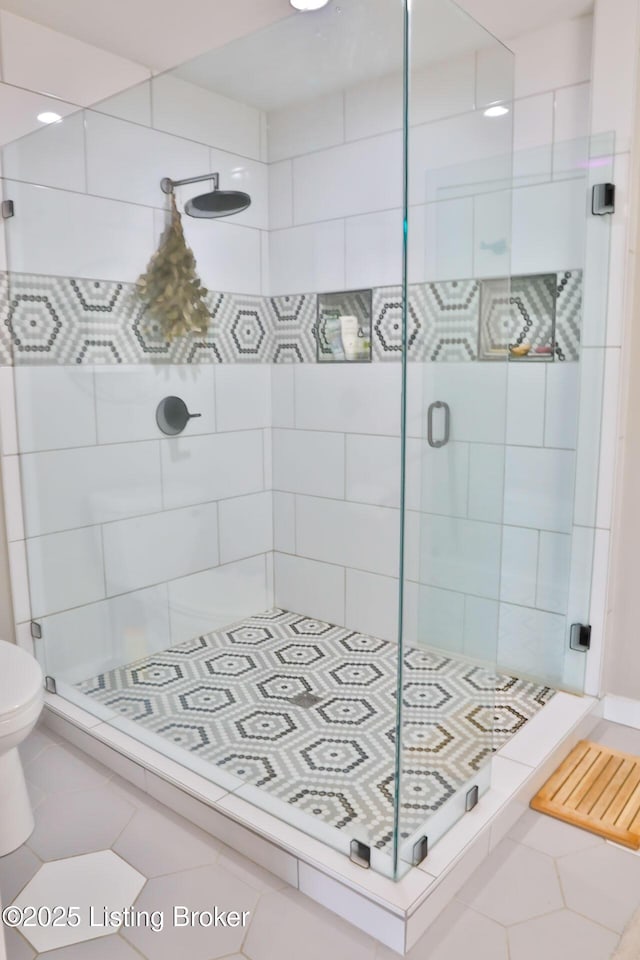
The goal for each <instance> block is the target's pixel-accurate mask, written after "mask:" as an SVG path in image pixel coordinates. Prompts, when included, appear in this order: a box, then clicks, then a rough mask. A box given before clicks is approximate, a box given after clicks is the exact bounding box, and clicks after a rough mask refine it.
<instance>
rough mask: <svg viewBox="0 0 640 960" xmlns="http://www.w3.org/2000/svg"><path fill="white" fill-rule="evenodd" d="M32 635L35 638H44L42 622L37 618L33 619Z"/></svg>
mask: <svg viewBox="0 0 640 960" xmlns="http://www.w3.org/2000/svg"><path fill="white" fill-rule="evenodd" d="M31 636H32V638H33V639H34V640H42V624H40V623H38V622H37V620H32V621H31Z"/></svg>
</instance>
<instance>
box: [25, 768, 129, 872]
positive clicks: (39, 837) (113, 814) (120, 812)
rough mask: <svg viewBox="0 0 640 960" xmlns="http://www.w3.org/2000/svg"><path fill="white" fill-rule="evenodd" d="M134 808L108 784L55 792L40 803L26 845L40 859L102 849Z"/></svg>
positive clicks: (119, 832) (76, 854)
mask: <svg viewBox="0 0 640 960" xmlns="http://www.w3.org/2000/svg"><path fill="white" fill-rule="evenodd" d="M134 811H135V808H134V807H133V806H132V805H131V804H130V803H128V802H127V801H126V800H125V799H123V797H122V796H121V795H120V794H118V793H117V792H116V791H115V790H111V788H110V787H109V786H108V785H107V786H104V787H103V788H102V789H99V790H78V791H76V792H75V793H54V794H52V795H51V796H50V797H46V798H45V799H44V800H43V801H42V803H41V804H40V806H39V808H38V816H37V817H36V828H35V830H34V831H33V833H32V834H31V837H30V839H29V841H28V845H29V846H30V847H31V849H32V850H33V851H34V852H35V853H36V854H37V855H38V856H39V857H40V858H41V859H42V860H57V859H59V858H60V857H69V856H78V855H79V854H83V853H93V852H95V851H97V850H105V849H106V848H107V847H110V846H111V844H112V843H114V842H115V840H116V838H117V837H118V836H119V835H120V834H121V833H122V831H123V830H124V828H125V827H126V825H127V824H128V822H129V820H130V819H131V817H132V816H133V814H134Z"/></svg>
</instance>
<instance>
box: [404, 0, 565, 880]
mask: <svg viewBox="0 0 640 960" xmlns="http://www.w3.org/2000/svg"><path fill="white" fill-rule="evenodd" d="M450 36H455V38H456V45H455V48H454V49H453V50H452V51H451V54H450V56H449V58H448V59H446V60H442V61H441V62H439V63H437V64H435V65H432V64H431V63H430V62H429V50H430V49H433V48H436V49H443V40H444V38H445V37H450ZM410 40H411V42H410V58H409V64H410V77H409V91H410V95H409V124H408V130H407V136H408V160H409V163H408V166H409V197H408V200H409V207H408V228H409V229H408V296H407V308H408V309H407V337H408V352H407V371H406V374H407V418H406V500H405V507H406V513H405V527H404V529H405V549H404V565H405V570H404V631H403V668H402V677H401V681H400V691H401V696H402V703H403V709H402V726H401V771H400V774H401V777H400V803H399V810H398V834H399V838H398V842H399V848H398V856H399V870H402V869H406V867H407V866H408V864H410V863H412V862H413V861H414V860H415V859H417V858H418V857H419V856H420V853H419V851H420V845H419V844H420V840H421V838H423V837H424V836H428V838H429V843H430V844H433V843H434V842H435V841H437V840H438V839H439V837H440V836H442V834H443V833H444V832H445V831H446V830H447V829H448V828H449V827H450V826H451V825H452V824H453V823H454V822H455V820H456V819H457V818H458V817H460V816H461V815H462V814H463V813H464V810H465V803H466V795H467V792H468V791H469V790H470V789H471V788H472V787H473V786H476V785H477V786H478V787H479V790H480V794H482V793H483V792H484V790H486V789H487V788H488V786H489V782H490V760H491V756H492V751H493V746H494V727H500V726H501V722H500V721H501V720H502V719H503V718H502V717H501V716H500V713H501V708H500V707H499V706H497V705H496V692H495V689H496V680H495V674H496V664H497V647H498V612H499V602H500V569H501V549H502V520H503V489H504V473H505V432H506V422H507V369H508V362H507V361H508V359H509V354H510V350H509V344H510V343H512V342H513V343H514V344H515V342H516V336H515V330H512V329H511V328H509V329H506V326H507V325H506V323H505V320H506V317H507V315H508V313H509V309H510V273H511V268H510V255H511V206H512V195H511V187H512V121H513V89H512V83H513V56H512V54H511V53H510V51H508V50H507V49H506V48H504V47H503V46H502V45H501V44H499V43H498V42H497V41H496V40H494V39H493V38H492V37H490V36H489V35H488V34H487V33H486V32H485V31H484V30H483V29H482V28H480V27H479V26H478V24H477V23H475V22H474V21H473V20H471V18H469V17H468V16H467V15H466V14H465V13H463V12H462V11H461V10H460V9H459V8H458V7H457V6H456V5H455V4H452V3H441V2H438V3H435V2H432V0H416V2H413V3H412V5H411V16H410ZM500 311H501V315H500V316H498V317H497V318H496V313H498V312H500ZM549 336H550V334H549ZM499 686H500V684H498V687H499Z"/></svg>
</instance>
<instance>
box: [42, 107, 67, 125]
mask: <svg viewBox="0 0 640 960" xmlns="http://www.w3.org/2000/svg"><path fill="white" fill-rule="evenodd" d="M38 120H39V121H40V123H57V122H58V120H62V117H61V116H60V114H59V113H52V112H51V111H49V110H45V112H44V113H39V114H38Z"/></svg>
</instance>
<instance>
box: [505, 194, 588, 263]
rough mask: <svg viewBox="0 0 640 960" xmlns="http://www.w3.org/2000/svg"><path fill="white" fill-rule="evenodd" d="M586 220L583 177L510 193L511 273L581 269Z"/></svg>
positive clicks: (585, 196)
mask: <svg viewBox="0 0 640 960" xmlns="http://www.w3.org/2000/svg"><path fill="white" fill-rule="evenodd" d="M586 217H587V191H586V190H585V182H584V178H580V179H576V180H560V181H558V182H554V183H545V184H541V185H539V186H534V187H522V188H521V189H517V190H514V192H513V229H512V261H511V263H512V273H513V274H514V275H518V274H521V273H544V272H546V271H551V272H555V271H557V270H562V269H570V268H574V269H575V268H576V267H582V265H583V263H584V238H585V223H586Z"/></svg>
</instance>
